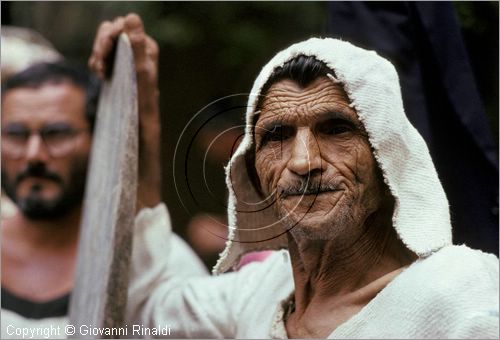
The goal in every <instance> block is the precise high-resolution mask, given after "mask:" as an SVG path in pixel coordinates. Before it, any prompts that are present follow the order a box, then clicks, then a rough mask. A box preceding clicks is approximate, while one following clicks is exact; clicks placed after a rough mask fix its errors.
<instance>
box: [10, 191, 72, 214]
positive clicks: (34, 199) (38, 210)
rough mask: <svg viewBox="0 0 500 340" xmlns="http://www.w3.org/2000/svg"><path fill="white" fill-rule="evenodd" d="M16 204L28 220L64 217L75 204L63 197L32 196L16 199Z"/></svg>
mask: <svg viewBox="0 0 500 340" xmlns="http://www.w3.org/2000/svg"><path fill="white" fill-rule="evenodd" d="M16 204H17V206H18V207H19V209H20V210H21V212H22V213H23V215H25V216H26V217H28V218H30V219H51V218H57V217H61V216H64V215H66V214H67V213H68V212H69V211H70V210H71V209H72V208H73V207H74V205H75V202H74V200H71V199H68V197H64V195H59V196H57V197H54V198H46V197H43V196H41V195H38V194H32V195H28V196H26V197H23V198H17V200H16Z"/></svg>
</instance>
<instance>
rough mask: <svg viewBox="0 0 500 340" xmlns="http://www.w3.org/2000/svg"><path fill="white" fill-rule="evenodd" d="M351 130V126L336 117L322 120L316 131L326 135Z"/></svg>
mask: <svg viewBox="0 0 500 340" xmlns="http://www.w3.org/2000/svg"><path fill="white" fill-rule="evenodd" d="M352 130H353V127H352V126H351V125H350V124H348V123H346V122H343V121H339V120H337V119H335V120H329V121H327V122H324V123H322V124H321V125H320V126H319V128H318V132H320V133H322V134H326V135H340V134H343V133H346V132H350V131H352Z"/></svg>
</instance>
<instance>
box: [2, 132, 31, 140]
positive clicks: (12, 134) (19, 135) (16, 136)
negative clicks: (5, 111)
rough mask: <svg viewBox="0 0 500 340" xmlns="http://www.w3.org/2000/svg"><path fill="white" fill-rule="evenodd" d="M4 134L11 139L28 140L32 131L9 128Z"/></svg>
mask: <svg viewBox="0 0 500 340" xmlns="http://www.w3.org/2000/svg"><path fill="white" fill-rule="evenodd" d="M4 134H5V135H7V136H8V137H9V138H11V139H16V140H26V139H28V137H29V135H30V132H29V131H28V130H7V131H5V132H4Z"/></svg>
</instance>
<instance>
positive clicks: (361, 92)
mask: <svg viewBox="0 0 500 340" xmlns="http://www.w3.org/2000/svg"><path fill="white" fill-rule="evenodd" d="M299 55H305V56H314V57H315V58H316V59H317V60H319V61H322V62H324V63H325V64H326V66H328V67H329V68H330V69H332V70H333V71H334V72H335V76H336V78H337V79H338V81H339V82H340V84H341V85H342V86H343V88H344V90H345V91H346V93H347V96H348V97H349V100H350V101H351V105H352V106H353V108H354V109H355V110H356V112H357V114H358V117H359V119H360V121H361V122H362V123H363V125H364V127H365V129H366V131H367V132H368V139H369V142H370V144H371V146H372V147H373V150H374V155H375V158H376V160H377V162H378V165H379V167H380V168H381V170H382V173H383V176H384V180H385V182H386V183H387V185H388V187H389V189H390V191H391V193H392V195H393V196H394V199H395V207H394V214H393V217H392V221H393V225H394V228H395V229H396V232H397V234H398V236H399V238H400V239H401V240H402V242H403V243H404V244H405V246H406V247H407V248H408V249H409V250H411V251H413V252H414V253H415V254H417V255H418V256H420V257H425V256H427V255H429V254H430V253H432V252H434V251H436V250H438V249H440V248H441V247H443V246H445V245H449V244H451V224H450V215H449V207H448V200H447V199H446V196H445V193H444V190H443V188H442V186H441V183H440V182H439V179H438V176H437V173H436V169H435V168H434V164H433V163H432V160H431V157H430V154H429V150H428V149H427V145H426V144H425V141H424V140H423V138H422V136H420V134H419V133H418V132H417V130H416V129H415V128H414V127H413V126H412V125H411V123H410V122H409V120H408V119H407V118H406V115H405V112H404V109H403V102H402V98H401V91H400V86H399V80H398V76H397V73H396V70H395V69H394V67H393V66H392V64H391V63H390V62H388V61H387V60H385V59H383V58H381V57H380V56H379V55H377V53H375V52H373V51H366V50H363V49H361V48H358V47H356V46H353V45H352V44H350V43H348V42H345V41H341V40H336V39H318V38H311V39H309V40H307V41H304V42H301V43H298V44H294V45H292V46H290V47H289V48H287V49H285V50H283V51H281V52H279V53H278V54H277V55H276V56H275V57H274V58H273V59H271V61H270V62H269V63H267V65H265V66H264V68H263V69H262V71H261V72H260V74H259V76H258V77H257V79H256V80H255V83H254V85H253V88H252V92H251V95H250V96H249V99H248V108H247V112H246V123H247V126H246V130H245V136H244V138H243V140H242V142H241V144H240V145H239V147H238V149H237V150H236V152H235V154H234V155H233V157H232V158H231V160H230V161H229V164H228V166H227V167H226V184H227V186H228V189H229V202H228V219H229V240H228V241H227V243H226V249H225V250H224V251H223V252H222V253H221V255H220V258H219V261H218V262H217V264H216V266H215V267H214V273H221V272H224V271H227V270H229V269H231V267H233V266H235V265H236V264H237V263H238V261H239V259H240V258H241V256H242V255H243V254H245V253H248V252H251V251H257V250H264V249H279V248H286V247H287V238H286V236H285V234H284V233H285V232H286V229H285V227H284V226H282V225H281V224H280V223H279V222H277V219H276V216H275V214H274V212H273V209H271V208H270V206H269V205H270V204H271V202H260V201H261V199H260V198H259V195H258V194H257V191H256V189H255V188H254V186H253V185H252V182H251V180H250V178H249V175H248V173H247V167H246V164H245V154H246V152H248V151H249V150H250V149H251V145H252V143H253V135H252V134H253V119H254V115H255V109H256V105H257V101H258V98H259V95H260V94H261V93H260V92H261V90H262V87H263V86H264V84H265V83H266V82H267V80H268V79H269V76H270V75H271V74H272V72H273V71H274V69H275V68H277V67H280V66H283V65H284V64H285V63H286V62H288V61H289V60H291V59H293V58H295V57H297V56H299ZM332 81H335V79H332ZM259 202H260V203H259ZM266 207H267V209H266Z"/></svg>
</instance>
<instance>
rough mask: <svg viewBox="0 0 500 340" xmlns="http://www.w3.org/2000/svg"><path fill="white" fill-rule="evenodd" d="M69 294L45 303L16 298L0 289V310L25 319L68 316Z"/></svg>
mask: <svg viewBox="0 0 500 340" xmlns="http://www.w3.org/2000/svg"><path fill="white" fill-rule="evenodd" d="M69 297H70V293H68V294H65V295H63V296H61V297H58V298H55V299H53V300H50V301H46V302H34V301H30V300H27V299H24V298H21V297H19V296H16V295H14V294H12V293H10V292H9V291H7V290H6V289H5V288H2V309H7V310H10V311H13V312H15V313H17V314H19V315H21V316H24V317H25V318H30V319H44V318H52V317H58V316H66V315H67V314H68V306H69Z"/></svg>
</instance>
